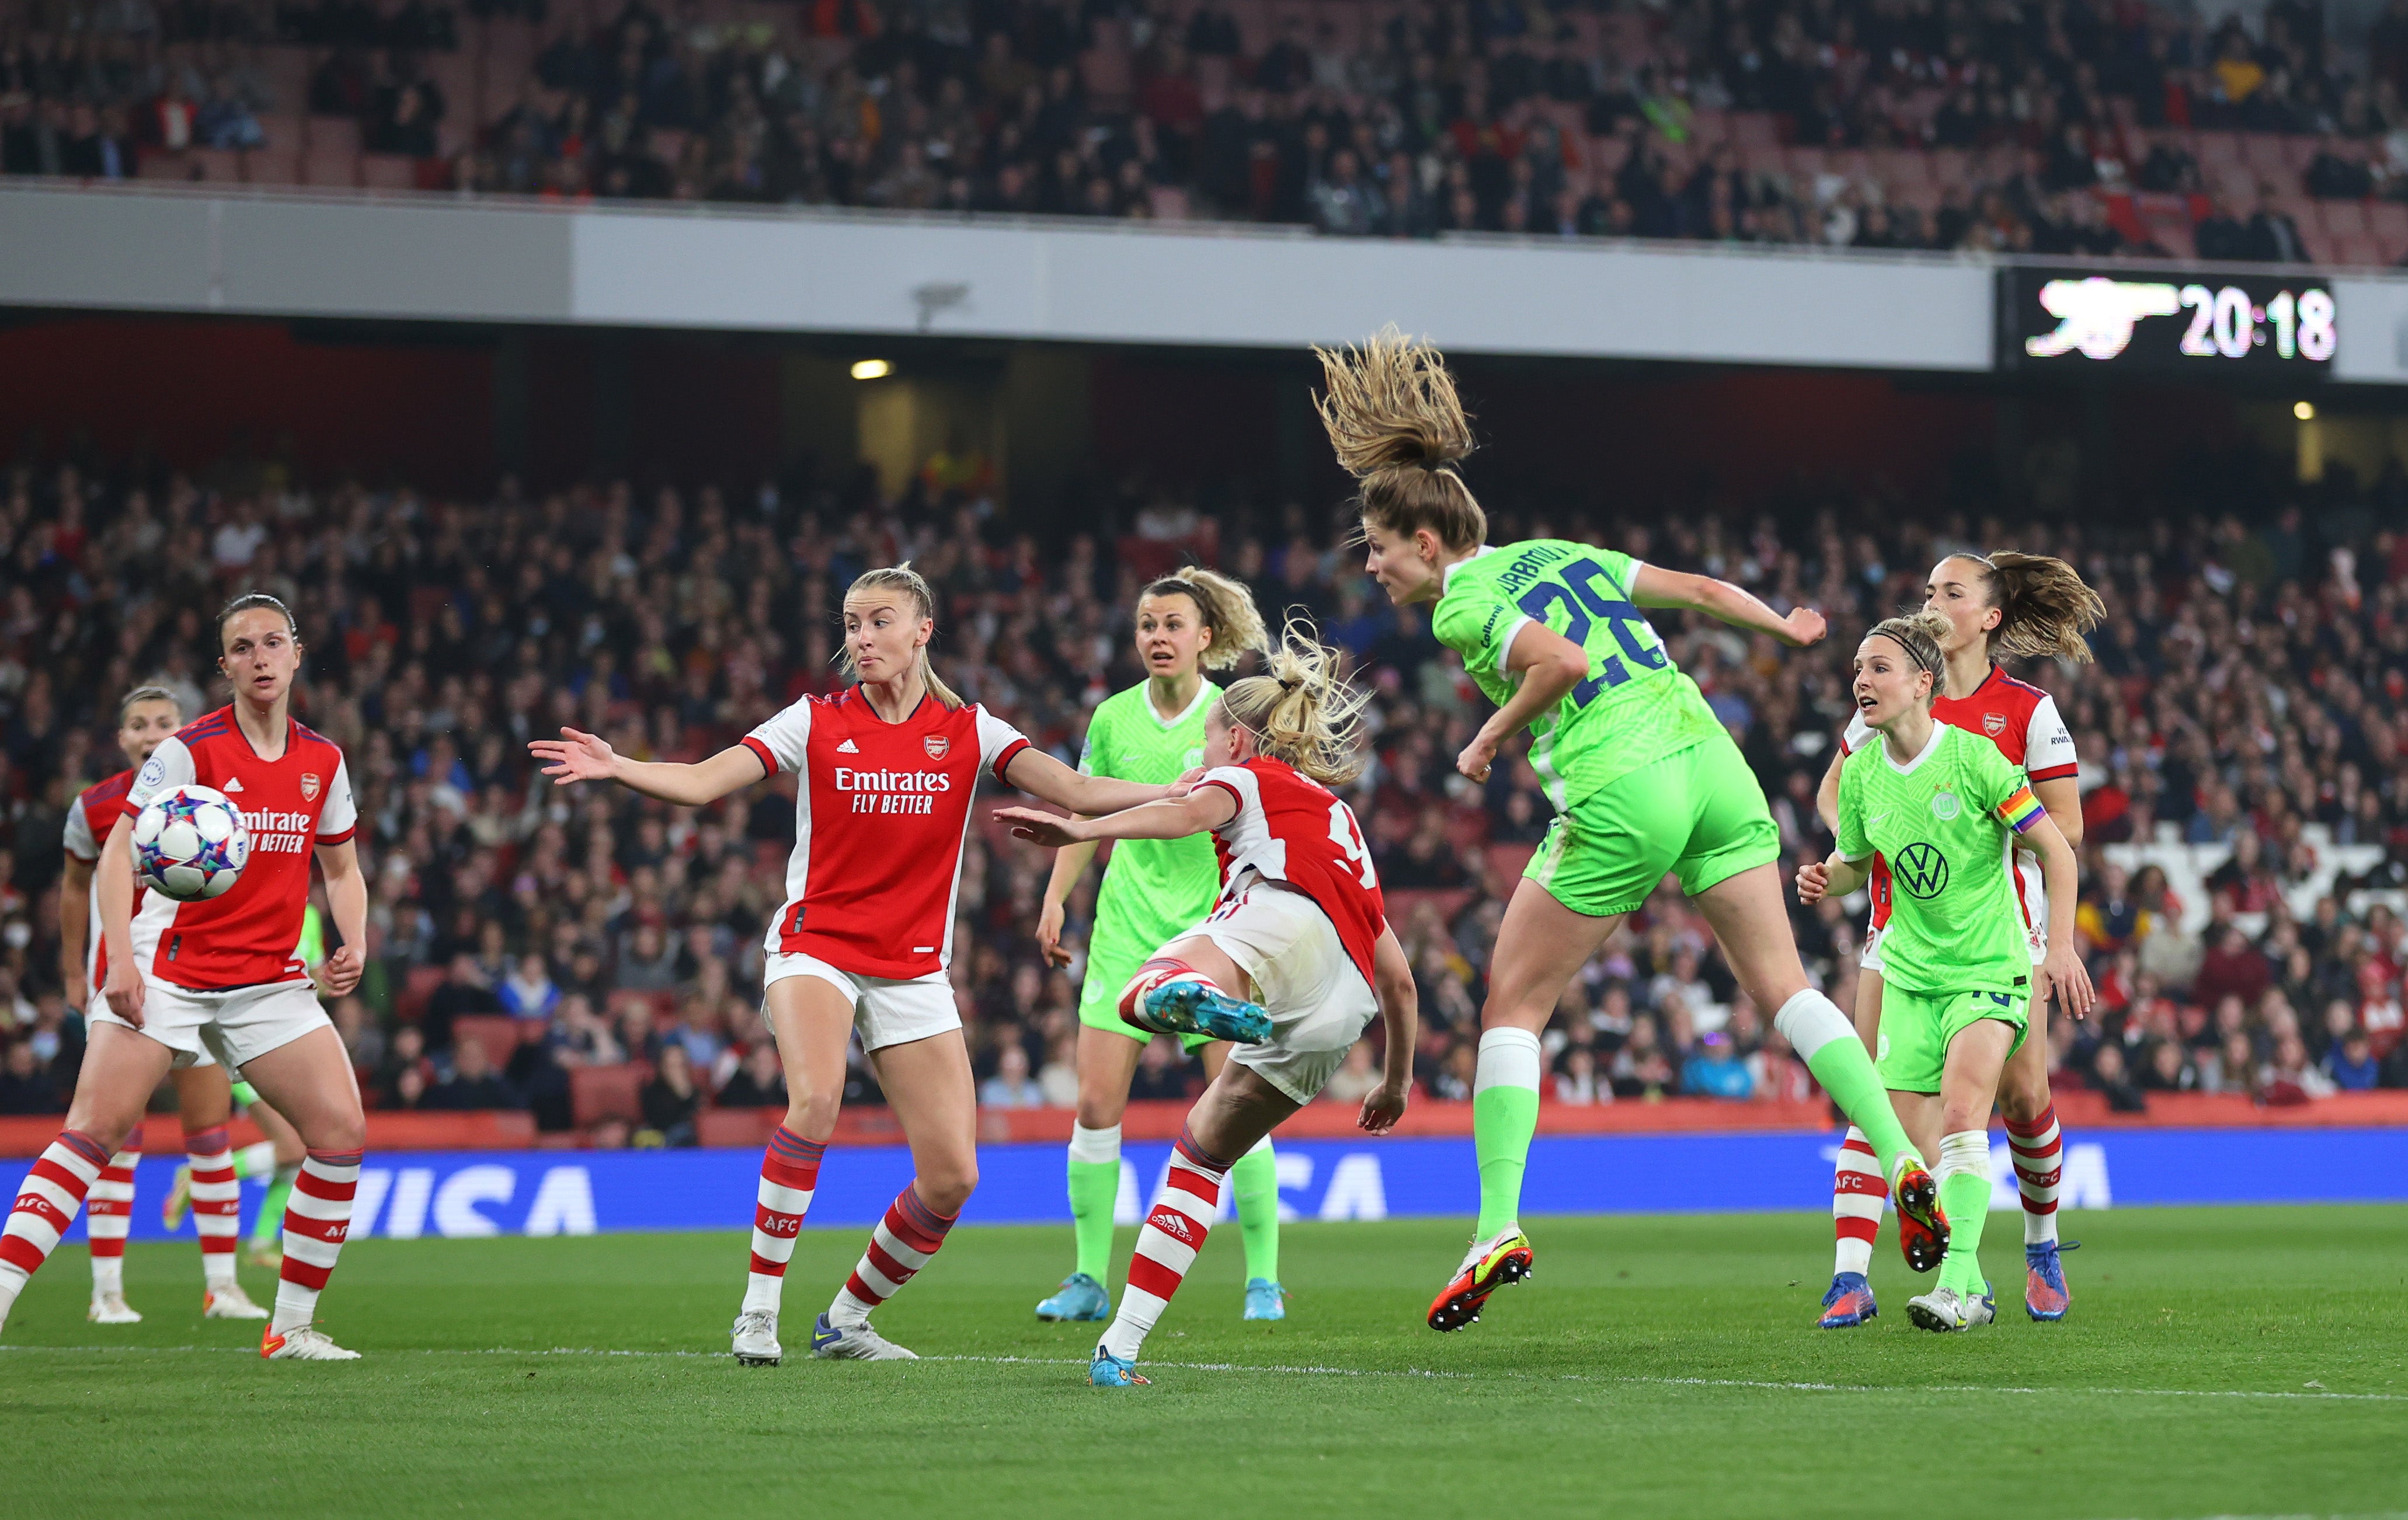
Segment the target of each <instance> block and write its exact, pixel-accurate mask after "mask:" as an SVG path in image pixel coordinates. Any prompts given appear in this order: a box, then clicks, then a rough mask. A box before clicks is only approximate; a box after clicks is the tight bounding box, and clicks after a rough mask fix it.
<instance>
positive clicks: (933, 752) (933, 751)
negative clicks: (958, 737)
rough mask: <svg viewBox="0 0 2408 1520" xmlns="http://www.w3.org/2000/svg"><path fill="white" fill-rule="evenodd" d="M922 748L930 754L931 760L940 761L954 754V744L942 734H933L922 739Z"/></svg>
mask: <svg viewBox="0 0 2408 1520" xmlns="http://www.w3.org/2000/svg"><path fill="white" fill-rule="evenodd" d="M920 747H921V748H923V749H925V750H926V751H927V752H928V758H929V759H930V760H943V759H944V758H945V757H946V756H947V755H950V754H952V753H953V741H952V740H951V739H948V738H946V737H945V736H944V735H943V734H941V733H931V734H928V735H926V736H925V737H923V738H922V739H921V741H920Z"/></svg>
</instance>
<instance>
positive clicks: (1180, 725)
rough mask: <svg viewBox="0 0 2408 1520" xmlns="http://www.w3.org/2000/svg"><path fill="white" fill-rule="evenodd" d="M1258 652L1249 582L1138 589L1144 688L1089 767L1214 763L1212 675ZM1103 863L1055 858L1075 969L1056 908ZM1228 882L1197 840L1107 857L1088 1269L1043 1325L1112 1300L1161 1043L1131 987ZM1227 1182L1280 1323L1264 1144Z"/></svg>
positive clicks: (1074, 1141) (1089, 1123)
mask: <svg viewBox="0 0 2408 1520" xmlns="http://www.w3.org/2000/svg"><path fill="white" fill-rule="evenodd" d="M1263 642H1264V633H1263V622H1262V618H1261V617H1260V616H1259V615H1257V614H1256V613H1255V611H1254V598H1253V596H1252V595H1250V594H1249V593H1248V592H1247V590H1246V589H1245V587H1244V586H1242V585H1240V584H1239V583H1238V582H1236V581H1234V580H1231V579H1229V578H1228V577H1226V576H1225V575H1214V574H1213V573H1212V572H1211V571H1209V570H1198V569H1195V568H1193V567H1191V568H1188V569H1185V570H1182V571H1180V572H1178V573H1177V574H1176V575H1166V576H1164V577H1163V578H1162V579H1160V580H1157V581H1155V582H1154V584H1153V585H1151V586H1148V587H1147V588H1146V589H1145V590H1143V591H1141V592H1140V593H1139V595H1138V601H1137V652H1138V658H1139V659H1140V660H1142V661H1144V662H1145V669H1146V678H1145V680H1144V681H1143V682H1142V683H1141V684H1140V685H1137V686H1133V687H1131V688H1129V689H1127V690H1125V691H1123V692H1121V693H1119V694H1118V695H1116V696H1111V697H1107V698H1106V699H1104V701H1103V703H1101V704H1100V705H1099V706H1097V708H1096V711H1095V715H1094V716H1093V717H1090V718H1088V720H1087V744H1086V749H1085V751H1084V753H1083V754H1082V755H1081V757H1080V760H1079V769H1080V770H1081V771H1082V772H1084V773H1086V774H1089V775H1103V776H1111V777H1113V778H1115V779H1118V780H1122V781H1138V782H1146V783H1166V782H1171V781H1176V780H1178V779H1179V777H1180V776H1181V775H1183V774H1185V773H1187V772H1188V771H1191V770H1193V769H1195V767H1196V765H1197V762H1198V761H1200V760H1202V759H1203V756H1204V722H1205V714H1206V713H1207V712H1209V711H1210V710H1211V707H1212V704H1213V703H1215V702H1217V701H1219V700H1220V696H1221V689H1220V688H1219V687H1216V686H1214V685H1213V684H1212V683H1211V681H1209V680H1207V679H1205V677H1204V672H1205V671H1207V670H1227V669H1229V668H1231V667H1232V666H1234V665H1236V664H1237V663H1238V661H1240V660H1242V659H1244V658H1245V654H1246V651H1247V650H1249V649H1257V648H1260V647H1261V646H1262V645H1263ZM1095 858H1096V846H1095V844H1094V843H1093V842H1086V843H1081V844H1074V845H1066V846H1064V847H1063V849H1062V850H1061V851H1060V852H1059V853H1058V854H1056V855H1055V856H1054V873H1053V874H1052V875H1051V876H1050V877H1048V878H1047V879H1046V883H1045V902H1044V908H1043V911H1042V913H1041V914H1040V915H1039V918H1038V922H1037V941H1038V944H1039V945H1040V946H1041V947H1042V948H1043V950H1044V953H1045V959H1047V960H1048V961H1050V962H1052V963H1054V964H1055V965H1068V964H1069V961H1070V953H1069V952H1068V950H1066V949H1064V948H1063V947H1062V904H1063V901H1064V900H1065V899H1066V898H1068V896H1069V895H1070V890H1071V888H1073V887H1075V886H1077V885H1078V881H1079V877H1080V876H1081V875H1082V874H1084V873H1085V871H1086V869H1087V866H1088V864H1089V862H1091V861H1092V860H1094V859H1095ZM1220 884H1221V874H1220V869H1219V867H1218V866H1217V865H1216V864H1215V863H1214V861H1213V859H1212V848H1211V845H1210V844H1208V843H1207V842H1206V841H1205V840H1204V839H1203V838H1201V837H1200V836H1198V837H1193V838H1186V839H1129V840H1124V841H1122V842H1121V843H1120V844H1118V845H1114V846H1113V848H1112V858H1111V863H1110V864H1109V865H1107V866H1106V867H1105V869H1104V880H1103V885H1102V887H1100V888H1097V892H1096V907H1095V929H1094V930H1093V932H1092V933H1090V934H1089V936H1088V939H1087V970H1086V980H1085V981H1084V982H1083V983H1082V984H1081V986H1080V989H1079V1023H1080V1026H1081V1028H1080V1030H1079V1115H1078V1118H1077V1119H1076V1120H1075V1121H1074V1122H1073V1124H1072V1125H1071V1128H1070V1159H1069V1172H1070V1223H1071V1228H1072V1230H1073V1232H1074V1234H1075V1236H1076V1240H1077V1246H1078V1264H1077V1267H1076V1268H1075V1270H1073V1271H1071V1273H1070V1275H1069V1276H1068V1277H1066V1278H1064V1279H1063V1280H1062V1286H1061V1287H1060V1288H1059V1289H1058V1290H1057V1291H1055V1292H1054V1294H1053V1295H1052V1296H1051V1297H1050V1298H1048V1299H1046V1300H1044V1301H1043V1302H1041V1303H1039V1305H1038V1306H1037V1317H1038V1318H1039V1319H1048V1320H1102V1319H1109V1318H1111V1312H1112V1303H1111V1297H1110V1296H1109V1295H1108V1294H1107V1293H1106V1292H1105V1290H1104V1274H1105V1272H1106V1271H1108V1270H1109V1268H1108V1263H1109V1260H1110V1258H1111V1251H1112V1211H1113V1208H1114V1205H1116V1204H1117V1203H1118V1202H1119V1200H1120V1186H1121V1115H1122V1114H1123V1112H1125V1110H1126V1109H1127V1107H1128V1094H1129V1080H1130V1078H1132V1077H1134V1076H1135V1075H1136V1074H1137V1060H1138V1057H1139V1055H1140V1054H1141V1053H1142V1052H1143V1051H1144V1049H1145V1046H1146V1043H1147V1042H1148V1041H1150V1040H1152V1039H1153V1038H1154V1036H1153V1034H1152V1033H1151V1032H1149V1031H1147V1030H1139V1029H1133V1028H1131V1027H1130V1026H1129V1025H1128V1024H1127V1023H1126V1022H1125V1021H1124V1020H1123V1019H1122V1018H1121V1016H1120V1010H1119V1008H1118V1006H1117V1003H1118V1001H1119V998H1120V993H1121V988H1122V987H1125V986H1126V985H1127V983H1128V979H1129V978H1130V977H1132V976H1134V975H1136V974H1137V969H1138V967H1139V966H1140V964H1142V963H1143V961H1144V960H1145V958H1146V957H1147V956H1148V955H1150V954H1152V953H1153V952H1154V947H1155V946H1156V945H1161V944H1163V943H1164V942H1166V941H1168V939H1169V938H1170V937H1171V936H1172V935H1174V934H1177V933H1178V932H1180V931H1181V930H1184V929H1186V928H1188V927H1190V926H1191V925H1193V924H1195V923H1196V922H1197V920H1198V919H1200V918H1202V917H1203V916H1205V915H1206V914H1207V913H1210V912H1211V908H1212V899H1213V895H1214V894H1215V893H1216V892H1218V891H1219V890H1220ZM1182 1038H1183V1043H1184V1044H1186V1046H1187V1047H1188V1048H1189V1049H1190V1050H1194V1049H1197V1048H1198V1047H1201V1049H1202V1051H1203V1059H1204V1073H1205V1075H1206V1077H1207V1078H1208V1079H1209V1078H1213V1077H1218V1076H1219V1075H1220V1074H1221V1063H1222V1062H1223V1061H1224V1060H1225V1059H1226V1058H1227V1057H1228V1049H1229V1047H1228V1045H1227V1044H1226V1043H1225V1042H1222V1041H1216V1040H1211V1039H1210V1038H1209V1037H1207V1036H1205V1035H1201V1034H1189V1035H1185V1036H1183V1037H1182ZM1229 1186H1230V1188H1231V1190H1232V1191H1233V1192H1235V1193H1236V1195H1237V1212H1238V1232H1239V1234H1240V1237H1241V1238H1242V1239H1243V1240H1244V1242H1245V1247H1246V1300H1245V1317H1246V1318H1248V1319H1284V1318H1286V1317H1287V1304H1286V1296H1285V1295H1284V1294H1283V1292H1282V1291H1281V1289H1280V1280H1279V1160H1278V1158H1277V1157H1275V1156H1273V1155H1272V1154H1271V1143H1270V1137H1269V1136H1268V1135H1266V1136H1264V1137H1263V1140H1262V1143H1261V1144H1257V1145H1255V1146H1254V1148H1253V1149H1252V1150H1249V1151H1248V1152H1246V1154H1245V1155H1243V1156H1241V1157H1240V1158H1238V1163H1237V1165H1236V1166H1235V1167H1234V1168H1232V1169H1231V1170H1230V1172H1229Z"/></svg>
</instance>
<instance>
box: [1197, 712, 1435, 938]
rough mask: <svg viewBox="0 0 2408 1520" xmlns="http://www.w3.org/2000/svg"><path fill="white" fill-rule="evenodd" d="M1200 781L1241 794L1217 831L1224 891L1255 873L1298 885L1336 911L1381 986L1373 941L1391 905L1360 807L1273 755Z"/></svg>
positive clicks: (1337, 922)
mask: <svg viewBox="0 0 2408 1520" xmlns="http://www.w3.org/2000/svg"><path fill="white" fill-rule="evenodd" d="M1198 785H1201V786H1207V787H1219V788H1223V789H1224V790H1226V791H1227V792H1228V794H1229V795H1230V796H1232V797H1234V798H1236V799H1237V800H1238V813H1237V817H1233V818H1231V819H1230V820H1229V821H1228V822H1226V823H1225V824H1223V825H1221V827H1219V828H1218V829H1215V830H1213V831H1212V848H1213V849H1214V850H1215V851H1216V852H1217V853H1218V854H1219V855H1220V857H1221V886H1222V889H1223V890H1224V891H1225V892H1226V890H1227V889H1228V888H1229V886H1230V884H1231V883H1233V882H1235V881H1237V880H1238V879H1239V878H1240V877H1241V876H1243V875H1244V874H1246V873H1247V872H1249V871H1252V872H1254V873H1256V874H1260V875H1262V876H1264V877H1265V878H1267V879H1269V880H1271V881H1283V882H1286V883H1287V884H1288V885H1290V886H1292V887H1295V888H1298V889H1299V890H1301V891H1302V892H1303V893H1304V894H1305V895H1306V896H1307V897H1310V898H1312V901H1313V902H1317V903H1319V904H1320V906H1321V911H1322V912H1324V913H1326V914H1327V915H1328V916H1329V922H1330V924H1331V925H1332V926H1333V927H1335V928H1336V929H1337V930H1338V938H1339V940H1340V942H1341V943H1342V944H1344V945H1345V946H1346V954H1347V956H1348V957H1349V958H1350V959H1353V960H1354V962H1355V970H1357V971H1359V972H1361V973H1363V981H1364V984H1365V985H1366V986H1371V985H1374V984H1373V983H1372V980H1371V947H1372V946H1373V945H1377V944H1378V943H1379V941H1380V931H1381V930H1383V929H1385V928H1387V926H1388V908H1387V902H1386V901H1385V900H1384V899H1383V897H1382V896H1381V894H1380V874H1379V873H1378V872H1377V871H1375V870H1373V869H1372V867H1371V851H1370V850H1369V847H1368V846H1366V845H1364V843H1363V830H1362V828H1361V826H1360V825H1358V824H1356V823H1355V813H1354V810H1353V809H1352V808H1349V807H1348V806H1347V805H1346V804H1345V803H1342V802H1340V801H1339V799H1338V798H1337V796H1336V795H1334V794H1333V793H1332V792H1331V791H1330V790H1329V788H1326V787H1324V786H1323V785H1321V784H1320V783H1319V782H1317V781H1313V780H1310V779H1308V778H1307V777H1306V776H1304V775H1303V774H1300V773H1298V772H1297V769H1296V767H1295V766H1293V765H1290V764H1288V763H1287V761H1285V760H1273V759H1271V758H1270V757H1269V756H1268V755H1257V756H1255V757H1254V759H1253V760H1248V761H1246V763H1245V764H1243V765H1223V766H1217V767H1215V768H1214V769H1212V770H1210V771H1207V772H1205V773H1204V779H1203V780H1202V781H1201V782H1200V783H1198Z"/></svg>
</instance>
